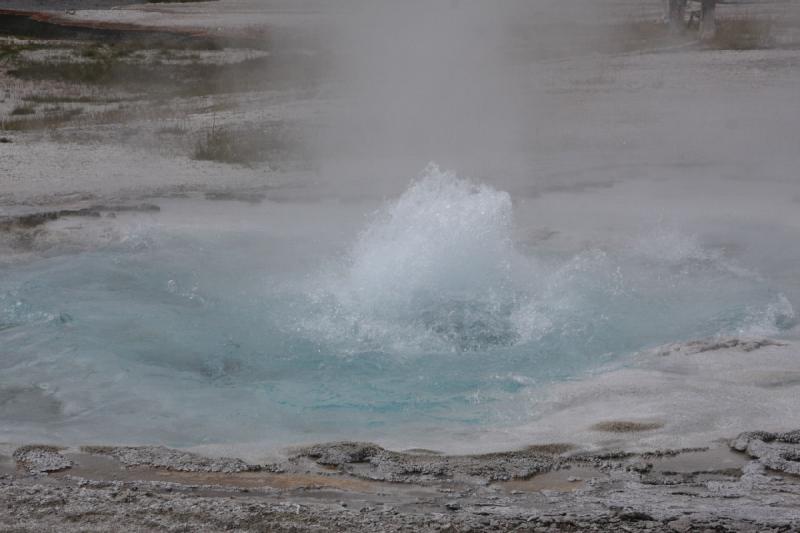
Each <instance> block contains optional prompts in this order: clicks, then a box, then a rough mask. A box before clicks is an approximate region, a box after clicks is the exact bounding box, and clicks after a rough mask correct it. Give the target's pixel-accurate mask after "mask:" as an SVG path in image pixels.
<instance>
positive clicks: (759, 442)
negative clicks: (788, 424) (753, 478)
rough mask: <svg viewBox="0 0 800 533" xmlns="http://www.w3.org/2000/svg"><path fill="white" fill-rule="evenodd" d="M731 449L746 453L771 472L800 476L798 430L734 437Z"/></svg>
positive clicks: (758, 432)
mask: <svg viewBox="0 0 800 533" xmlns="http://www.w3.org/2000/svg"><path fill="white" fill-rule="evenodd" d="M731 447H732V448H733V449H734V450H737V451H740V452H745V453H747V455H749V456H750V457H753V458H754V459H757V460H758V462H759V463H761V464H762V465H764V466H765V467H767V468H769V469H771V470H777V471H779V472H785V473H787V474H794V475H800V430H795V431H789V432H786V433H769V432H767V431H751V432H746V433H742V434H741V435H739V436H738V437H736V439H734V440H733V442H732V443H731Z"/></svg>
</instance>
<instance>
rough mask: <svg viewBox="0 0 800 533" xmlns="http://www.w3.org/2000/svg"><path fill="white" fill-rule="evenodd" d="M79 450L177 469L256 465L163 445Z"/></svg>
mask: <svg viewBox="0 0 800 533" xmlns="http://www.w3.org/2000/svg"><path fill="white" fill-rule="evenodd" d="M82 451H84V452H85V453H89V454H95V455H107V456H109V457H113V458H115V459H117V460H118V461H120V462H121V463H122V464H124V465H126V466H145V467H153V468H164V469H167V470H174V471H178V472H227V473H231V472H248V471H254V470H258V469H259V467H257V466H255V465H249V464H247V463H246V462H244V461H242V460H241V459H233V458H229V457H220V458H209V457H203V456H201V455H198V454H195V453H191V452H186V451H181V450H173V449H170V448H165V447H163V446H84V447H83V448H82Z"/></svg>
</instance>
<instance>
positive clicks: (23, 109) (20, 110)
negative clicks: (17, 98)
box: [11, 105, 36, 117]
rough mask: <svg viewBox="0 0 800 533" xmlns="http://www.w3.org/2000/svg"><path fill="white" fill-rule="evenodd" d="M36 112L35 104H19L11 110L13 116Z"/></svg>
mask: <svg viewBox="0 0 800 533" xmlns="http://www.w3.org/2000/svg"><path fill="white" fill-rule="evenodd" d="M35 113H36V109H34V108H33V106H28V105H21V106H17V107H15V108H14V109H12V110H11V116H15V117H16V116H20V115H33V114H35Z"/></svg>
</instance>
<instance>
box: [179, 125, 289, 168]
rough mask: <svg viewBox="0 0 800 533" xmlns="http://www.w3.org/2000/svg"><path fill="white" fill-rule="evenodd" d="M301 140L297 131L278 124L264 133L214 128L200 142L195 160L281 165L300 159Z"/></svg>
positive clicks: (195, 153)
mask: <svg viewBox="0 0 800 533" xmlns="http://www.w3.org/2000/svg"><path fill="white" fill-rule="evenodd" d="M298 141H299V137H298V134H297V132H295V131H292V130H290V129H289V128H287V127H286V126H284V125H282V124H274V125H272V126H271V127H269V126H268V127H266V128H264V129H263V130H262V129H259V130H256V129H242V130H233V129H229V128H221V127H217V126H212V128H211V130H210V131H208V132H207V133H206V135H205V136H204V137H203V138H201V139H200V140H199V141H198V142H197V144H196V146H195V151H194V158H195V159H197V160H200V161H217V162H219V163H229V164H238V165H249V164H251V163H258V162H264V161H267V162H269V163H270V165H271V166H280V164H281V163H282V162H283V161H286V160H287V159H289V158H291V157H292V156H294V157H297V156H298V152H299V150H300V143H299V142H298Z"/></svg>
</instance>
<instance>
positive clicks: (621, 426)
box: [591, 420, 664, 433]
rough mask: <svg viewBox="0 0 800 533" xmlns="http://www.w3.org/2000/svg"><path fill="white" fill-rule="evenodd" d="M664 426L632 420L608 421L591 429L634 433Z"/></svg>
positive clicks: (599, 423)
mask: <svg viewBox="0 0 800 533" xmlns="http://www.w3.org/2000/svg"><path fill="white" fill-rule="evenodd" d="M663 427H664V424H662V423H661V422H634V421H632V420H608V421H606V422H598V423H597V424H595V425H593V426H592V427H591V429H593V430H594V431H607V432H609V433H634V432H637V431H652V430H654V429H661V428H663Z"/></svg>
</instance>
